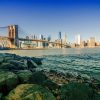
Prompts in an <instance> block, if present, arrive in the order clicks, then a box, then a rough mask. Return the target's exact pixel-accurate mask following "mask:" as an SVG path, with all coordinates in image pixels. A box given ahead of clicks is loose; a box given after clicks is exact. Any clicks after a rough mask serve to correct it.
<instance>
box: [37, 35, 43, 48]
mask: <svg viewBox="0 0 100 100" xmlns="http://www.w3.org/2000/svg"><path fill="white" fill-rule="evenodd" d="M39 40H43V35H42V34H40V35H39ZM38 48H43V42H38Z"/></svg>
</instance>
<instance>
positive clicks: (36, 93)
mask: <svg viewBox="0 0 100 100" xmlns="http://www.w3.org/2000/svg"><path fill="white" fill-rule="evenodd" d="M5 100H56V98H55V97H54V96H53V94H52V93H51V92H50V91H49V90H47V89H45V88H43V87H41V86H39V85H34V84H21V85H19V86H17V87H16V88H15V89H14V90H12V91H11V92H10V93H9V95H8V96H7V97H6V98H5Z"/></svg>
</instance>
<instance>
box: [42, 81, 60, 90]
mask: <svg viewBox="0 0 100 100" xmlns="http://www.w3.org/2000/svg"><path fill="white" fill-rule="evenodd" d="M42 85H43V86H44V87H48V88H49V90H56V89H57V88H58V87H59V86H58V85H57V84H56V83H54V82H53V81H51V80H50V79H47V80H45V81H43V83H42Z"/></svg>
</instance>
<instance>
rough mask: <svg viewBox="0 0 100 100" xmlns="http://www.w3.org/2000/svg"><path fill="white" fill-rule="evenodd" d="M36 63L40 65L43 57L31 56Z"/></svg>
mask: <svg viewBox="0 0 100 100" xmlns="http://www.w3.org/2000/svg"><path fill="white" fill-rule="evenodd" d="M31 59H32V60H33V61H34V62H35V63H36V64H37V65H42V60H43V58H35V57H32V58H31Z"/></svg>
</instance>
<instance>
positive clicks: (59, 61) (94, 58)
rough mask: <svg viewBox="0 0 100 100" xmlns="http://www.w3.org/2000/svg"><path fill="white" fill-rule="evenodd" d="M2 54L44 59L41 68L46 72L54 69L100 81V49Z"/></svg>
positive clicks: (8, 51)
mask: <svg viewBox="0 0 100 100" xmlns="http://www.w3.org/2000/svg"><path fill="white" fill-rule="evenodd" d="M0 53H15V54H17V55H21V56H30V57H32V56H35V57H43V58H44V60H43V61H42V62H43V64H42V65H41V66H40V68H42V69H44V70H51V69H53V70H57V71H59V72H63V73H71V74H73V75H78V74H81V75H83V76H86V77H91V76H92V77H95V78H98V79H100V48H83V49H82V48H81V49H80V48H76V49H73V48H66V49H45V50H5V51H0Z"/></svg>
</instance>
